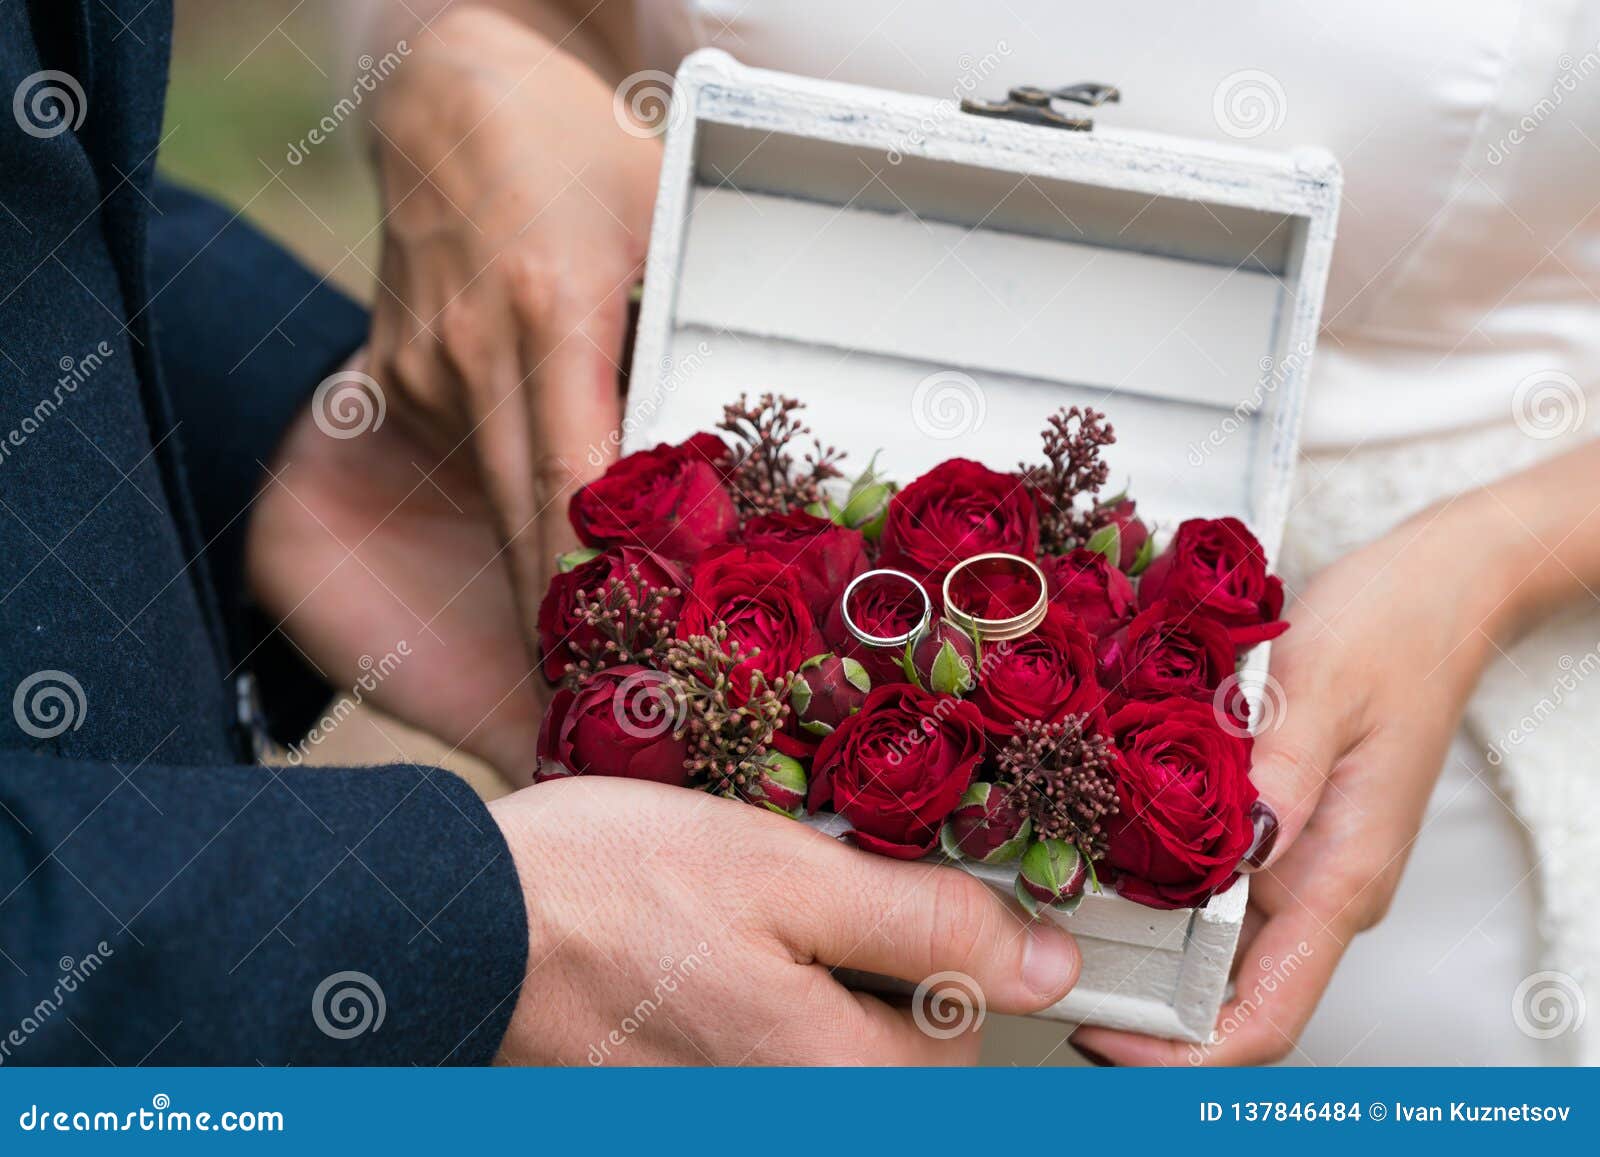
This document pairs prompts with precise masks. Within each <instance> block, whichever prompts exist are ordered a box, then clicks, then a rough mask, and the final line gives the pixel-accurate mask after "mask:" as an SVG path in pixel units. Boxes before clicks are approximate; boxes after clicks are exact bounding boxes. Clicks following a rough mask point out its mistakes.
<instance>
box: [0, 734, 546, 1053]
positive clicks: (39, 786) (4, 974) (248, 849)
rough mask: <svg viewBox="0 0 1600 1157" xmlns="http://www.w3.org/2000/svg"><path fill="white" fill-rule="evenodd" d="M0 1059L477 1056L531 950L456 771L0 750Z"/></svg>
mask: <svg viewBox="0 0 1600 1157" xmlns="http://www.w3.org/2000/svg"><path fill="white" fill-rule="evenodd" d="M0 805H3V807H4V809H5V810H6V811H7V812H9V813H10V819H9V820H8V821H7V822H6V823H4V824H0V913H3V918H0V1064H90V1065H98V1064H105V1063H114V1064H117V1065H132V1064H137V1063H140V1062H143V1063H146V1064H167V1065H173V1064H235V1065H250V1064H255V1063H257V1062H260V1063H263V1064H268V1065H279V1064H295V1065H309V1064H424V1065H437V1064H471V1063H481V1062H484V1061H487V1060H489V1059H491V1058H492V1056H493V1054H494V1052H495V1050H496V1048H497V1047H498V1046H499V1043H500V1040H501V1038H502V1036H503V1035H504V1033H505V1029H506V1025H507V1022H508V1020H509V1018H510V1014H511V1009H512V1006H513V1005H514V1004H515V1001H516V992H517V988H518V985H519V983H520V981H521V979H522V974H523V969H524V967H525V963H526V955H527V931H526V917H525V914H524V911H523V906H522V900H521V890H520V887H519V886H518V883H517V875H516V871H515V868H514V865H513V864H512V862H511V858H510V853H509V852H508V850H507V848H506V846H505V843H504V841H503V839H502V837H501V835H500V833H499V830H498V828H497V827H496V825H495V824H494V823H493V821H492V820H491V819H490V818H489V816H488V814H487V813H486V811H485V810H484V808H483V805H482V804H481V803H480V802H479V801H478V800H477V798H476V797H475V796H474V795H473V794H472V792H471V790H470V789H469V788H468V787H467V786H466V785H465V784H464V783H463V782H462V781H461V780H460V779H458V778H457V777H455V776H453V775H451V774H449V773H448V772H443V771H438V770H434V769H422V768H417V767H390V768H372V769H362V770H336V769H326V768H316V769H310V768H289V767H280V768H269V767H248V766H239V767H221V768H212V767H180V766H153V765H145V766H142V767H123V768H118V767H116V766H113V765H110V764H98V763H85V762H78V761H71V760H64V759H54V758H47V757H43V756H38V755H32V754H28V753H23V752H0Z"/></svg>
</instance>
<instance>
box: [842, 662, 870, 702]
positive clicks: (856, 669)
mask: <svg viewBox="0 0 1600 1157" xmlns="http://www.w3.org/2000/svg"><path fill="white" fill-rule="evenodd" d="M840 663H841V664H843V666H844V681H845V682H846V683H848V684H850V686H852V687H854V688H855V689H856V690H857V691H860V692H861V693H862V694H863V695H864V694H866V693H867V692H868V691H871V690H872V676H871V675H869V674H867V669H866V668H865V667H863V666H862V665H861V664H860V663H858V662H857V661H856V660H854V659H841V660H840Z"/></svg>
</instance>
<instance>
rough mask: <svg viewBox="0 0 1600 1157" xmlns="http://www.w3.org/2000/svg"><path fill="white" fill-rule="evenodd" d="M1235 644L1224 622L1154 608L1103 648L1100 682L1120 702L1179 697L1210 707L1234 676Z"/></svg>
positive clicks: (1161, 605) (1168, 607) (1160, 605)
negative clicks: (1229, 678) (1121, 700)
mask: <svg viewBox="0 0 1600 1157" xmlns="http://www.w3.org/2000/svg"><path fill="white" fill-rule="evenodd" d="M1234 667H1235V664H1234V651H1233V643H1232V642H1231V641H1230V640H1229V638H1228V631H1227V629H1226V628H1225V627H1223V626H1222V625H1221V624H1219V623H1214V622H1212V621H1211V620H1210V619H1207V618H1202V617H1201V616H1200V615H1196V614H1179V613H1177V612H1176V611H1175V610H1174V609H1173V607H1172V604H1170V603H1165V602H1160V603H1155V604H1153V605H1152V606H1151V607H1150V609H1149V610H1146V611H1141V612H1140V613H1139V614H1138V615H1137V616H1136V617H1135V618H1134V620H1133V622H1131V623H1129V624H1128V625H1127V626H1126V627H1123V628H1122V630H1120V631H1118V632H1117V633H1116V634H1115V635H1113V636H1111V638H1109V639H1107V640H1105V642H1103V643H1102V644H1101V645H1100V682H1101V684H1102V685H1103V686H1104V687H1105V688H1106V690H1107V691H1109V692H1110V693H1111V694H1112V695H1113V696H1115V697H1117V698H1119V699H1166V698H1169V697H1171V696H1177V697H1179V698H1182V699H1194V700H1197V701H1198V702H1201V703H1210V702H1211V698H1212V693H1213V692H1214V691H1216V689H1217V688H1218V687H1219V686H1221V684H1222V681H1223V680H1224V679H1226V678H1227V677H1228V676H1229V675H1232V674H1233V672H1234Z"/></svg>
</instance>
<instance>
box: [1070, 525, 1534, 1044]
mask: <svg viewBox="0 0 1600 1157" xmlns="http://www.w3.org/2000/svg"><path fill="white" fill-rule="evenodd" d="M1487 501H1489V500H1488V499H1487V498H1485V497H1484V496H1483V495H1481V494H1480V495H1476V496H1474V497H1473V498H1472V499H1470V500H1469V499H1461V500H1457V502H1455V503H1453V504H1450V505H1447V506H1445V507H1443V508H1439V509H1435V510H1431V511H1428V512H1425V513H1424V514H1423V515H1420V516H1418V517H1417V518H1415V519H1413V520H1412V521H1411V522H1408V523H1406V524H1405V525H1403V526H1401V527H1399V528H1398V529H1396V530H1395V531H1394V532H1392V533H1391V534H1389V535H1388V536H1387V537H1385V538H1383V539H1381V540H1379V541H1378V542H1376V543H1374V544H1372V545H1371V546H1369V547H1366V548H1365V549H1362V550H1360V551H1358V552H1356V553H1354V554H1351V555H1349V556H1347V557H1345V558H1343V559H1341V560H1340V561H1338V562H1337V563H1335V564H1334V565H1332V566H1330V567H1328V568H1327V569H1326V570H1325V571H1323V572H1322V573H1320V574H1319V575H1317V576H1316V577H1315V578H1314V579H1313V581H1312V582H1311V583H1310V585H1309V586H1308V587H1307V589H1306V590H1305V591H1304V592H1303V593H1302V595H1301V596H1300V597H1299V599H1298V600H1297V601H1296V603H1295V605H1294V606H1293V608H1292V610H1291V612H1290V615H1289V618H1290V621H1291V622H1292V623H1293V628H1292V629H1291V630H1290V631H1289V632H1288V634H1286V635H1284V636H1283V637H1282V638H1281V639H1280V640H1278V641H1277V642H1276V643H1274V644H1273V653H1272V679H1273V680H1275V681H1276V684H1277V686H1275V687H1274V686H1271V685H1270V684H1269V688H1268V693H1267V697H1268V699H1269V700H1271V706H1272V707H1274V708H1275V710H1272V711H1268V712H1266V713H1265V714H1264V718H1266V719H1267V720H1268V722H1267V727H1268V729H1267V730H1266V731H1264V732H1263V733H1262V734H1260V735H1259V736H1258V737H1257V739H1256V746H1255V757H1254V766H1253V770H1252V778H1253V779H1254V780H1255V782H1256V785H1257V787H1258V788H1259V790H1260V792H1261V797H1262V800H1263V801H1264V802H1265V803H1266V804H1267V805H1268V806H1269V807H1270V808H1271V809H1272V813H1273V814H1272V815H1270V816H1268V815H1262V816H1261V819H1260V822H1258V827H1257V830H1258V833H1259V837H1260V838H1259V841H1258V845H1257V850H1256V852H1255V853H1254V856H1253V858H1254V859H1256V860H1258V861H1262V862H1264V865H1265V867H1264V870H1260V871H1257V872H1256V874H1254V875H1253V876H1252V877H1251V880H1250V903H1249V909H1248V912H1247V914H1246V918H1245V929H1244V934H1243V935H1242V936H1241V938H1240V943H1239V949H1238V953H1237V955H1236V957H1235V970H1236V971H1235V978H1234V979H1235V985H1236V995H1235V998H1234V1000H1233V1001H1232V1002H1231V1003H1229V1004H1228V1005H1226V1006H1225V1007H1224V1008H1223V1010H1222V1015H1221V1017H1220V1020H1219V1024H1220V1025H1222V1026H1223V1027H1224V1029H1225V1030H1226V1031H1222V1032H1219V1034H1218V1039H1216V1040H1214V1041H1213V1042H1212V1043H1210V1044H1208V1045H1190V1044H1183V1043H1176V1042H1172V1041H1162V1040H1156V1039H1154V1038H1151V1037H1144V1036H1138V1035H1135V1034H1131V1033H1123V1032H1117V1031H1113V1030H1110V1029H1103V1028H1082V1029H1079V1030H1078V1031H1077V1032H1076V1033H1075V1034H1074V1035H1073V1038H1072V1041H1073V1043H1074V1044H1075V1045H1079V1046H1080V1047H1081V1048H1082V1049H1083V1050H1084V1051H1085V1052H1087V1053H1089V1054H1090V1055H1091V1057H1093V1058H1096V1059H1104V1060H1107V1061H1110V1062H1112V1063H1116V1064H1128V1065H1132V1064H1168V1065H1172V1064H1202V1063H1204V1064H1225V1065H1239V1064H1260V1063H1265V1062H1269V1061H1274V1060H1278V1059H1281V1058H1283V1057H1285V1056H1288V1055H1289V1054H1291V1053H1292V1052H1293V1051H1294V1049H1295V1042H1296V1040H1297V1039H1298V1037H1299V1035H1300V1032H1301V1030H1302V1029H1303V1028H1304V1027H1305V1025H1306V1022H1307V1021H1308V1020H1309V1019H1310V1017H1311V1014H1312V1012H1313V1011H1314V1010H1315V1009H1316V1006H1317V1002H1318V1000H1319V999H1320V998H1321V996H1322V991H1323V989H1324V988H1326V987H1327V984H1328V980H1329V978H1330V976H1331V975H1332V974H1333V970H1334V968H1335V966H1336V965H1337V964H1338V963H1339V958H1340V956H1341V955H1342V954H1343V952H1344V950H1345V948H1346V947H1347V946H1348V944H1349V943H1350V939H1351V937H1353V936H1355V935H1356V934H1357V933H1358V932H1361V931H1363V930H1365V929H1367V928H1370V927H1372V926H1373V925H1374V924H1376V923H1377V922H1378V921H1379V920H1380V919H1382V918H1383V914H1384V912H1385V911H1387V909H1388V907H1389V901H1390V900H1391V898H1392V897H1393V896H1394V892H1395V888H1396V886H1397V885H1398V884H1399V881H1400V874H1401V872H1402V870H1403V869H1404V868H1405V863H1406V858H1407V856H1408V855H1409V853H1410V850H1411V845H1412V843H1413V841H1414V840H1415V839H1416V836H1417V831H1418V828H1419V826H1420V824H1421V822H1422V817H1423V813H1424V809H1425V807H1426V805H1427V802H1428V797H1429V795H1430V794H1431V792H1432V790H1433V785H1434V781H1435V780H1436V778H1437V777H1438V774H1439V771H1440V768H1441V766H1442V765H1443V761H1444V758H1445V755H1446V753H1447V751H1448V749H1449V746H1450V742H1451V739H1452V737H1453V736H1454V734H1455V732H1456V729H1457V727H1458V725H1459V723H1460V720H1461V715H1462V712H1463V710H1464V708H1465V705H1466V701H1467V698H1468V696H1469V695H1470V694H1471V692H1472V688H1473V686H1474V685H1475V684H1476V682H1477V680H1478V677H1479V675H1480V673H1481V672H1482V669H1483V665H1484V663H1485V662H1486V661H1487V658H1488V656H1489V655H1491V654H1493V645H1494V644H1493V642H1492V639H1493V638H1494V637H1495V636H1496V634H1497V632H1498V631H1499V630H1500V627H1501V616H1502V614H1503V611H1504V609H1505V608H1506V607H1507V606H1508V605H1509V604H1508V603H1507V601H1506V598H1505V596H1506V595H1507V594H1508V593H1509V589H1510V588H1509V586H1508V583H1507V568H1506V567H1505V566H1504V565H1503V559H1504V556H1503V555H1502V554H1501V553H1500V552H1499V551H1497V550H1496V549H1493V548H1491V545H1490V544H1491V542H1492V541H1493V536H1492V535H1486V534H1485V527H1486V525H1488V524H1490V523H1492V522H1493V521H1494V520H1493V519H1486V518H1485V517H1483V515H1484V510H1483V505H1484V503H1486V502H1487Z"/></svg>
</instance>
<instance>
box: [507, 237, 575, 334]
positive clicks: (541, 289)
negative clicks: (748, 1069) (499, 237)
mask: <svg viewBox="0 0 1600 1157" xmlns="http://www.w3.org/2000/svg"><path fill="white" fill-rule="evenodd" d="M569 274H570V271H569V269H568V268H567V266H566V263H565V262H563V261H561V260H559V259H558V258H555V257H552V256H550V255H548V254H543V253H536V252H535V253H528V252H518V253H515V254H512V255H511V256H509V257H507V258H506V268H505V278H506V289H507V292H508V293H509V294H510V296H511V304H512V307H513V308H514V309H515V310H516V311H517V313H518V314H519V315H521V317H522V318H523V320H524V321H527V322H530V323H532V324H536V325H537V324H540V323H543V322H548V321H549V320H550V319H551V318H553V317H555V316H557V315H559V314H560V313H561V311H562V310H563V308H565V307H566V306H568V304H569V303H570V300H571V298H572V296H573V291H572V278H571V276H570V275H569Z"/></svg>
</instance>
